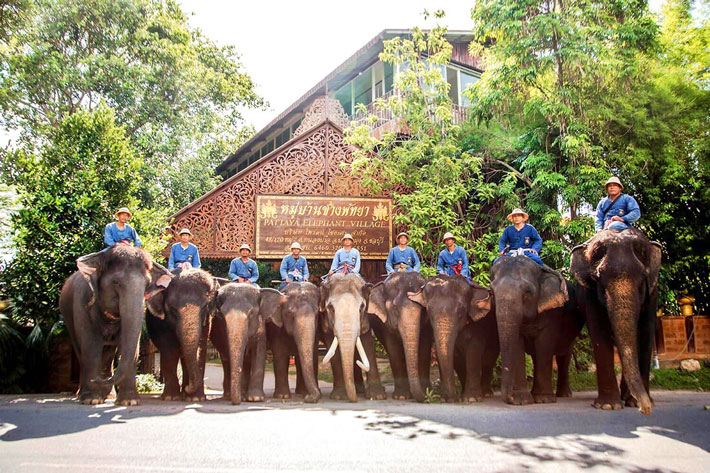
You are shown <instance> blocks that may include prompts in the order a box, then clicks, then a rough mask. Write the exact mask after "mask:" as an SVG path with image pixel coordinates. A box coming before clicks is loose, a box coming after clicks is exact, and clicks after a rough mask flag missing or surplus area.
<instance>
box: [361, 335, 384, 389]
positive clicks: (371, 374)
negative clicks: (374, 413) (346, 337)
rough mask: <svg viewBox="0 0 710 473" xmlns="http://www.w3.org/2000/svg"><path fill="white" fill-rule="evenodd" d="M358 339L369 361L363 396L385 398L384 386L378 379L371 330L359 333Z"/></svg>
mask: <svg viewBox="0 0 710 473" xmlns="http://www.w3.org/2000/svg"><path fill="white" fill-rule="evenodd" d="M360 341H361V342H362V346H363V348H364V349H365V355H367V359H368V360H369V361H370V371H368V372H367V392H366V393H365V396H367V398H368V399H373V400H383V399H387V394H386V393H385V388H384V387H383V386H382V381H381V380H380V371H379V370H378V369H377V355H376V353H375V339H374V337H373V336H372V333H371V332H367V333H365V334H363V335H360ZM357 369H359V368H357Z"/></svg>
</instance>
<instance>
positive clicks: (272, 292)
mask: <svg viewBox="0 0 710 473" xmlns="http://www.w3.org/2000/svg"><path fill="white" fill-rule="evenodd" d="M287 299H288V298H287V297H286V294H284V293H283V292H280V291H277V290H276V289H271V288H262V289H259V313H260V314H261V317H262V318H263V319H264V322H265V323H266V322H272V323H273V324H274V325H276V326H277V327H283V325H284V322H283V315H282V313H281V312H282V311H281V309H282V307H283V304H284V303H285V302H286V300H287Z"/></svg>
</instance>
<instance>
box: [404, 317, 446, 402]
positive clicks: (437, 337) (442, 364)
mask: <svg viewBox="0 0 710 473" xmlns="http://www.w3.org/2000/svg"><path fill="white" fill-rule="evenodd" d="M457 335H458V334H457V331H456V330H455V327H454V324H453V323H452V322H451V321H449V320H447V319H445V318H444V319H440V320H437V321H436V322H435V323H434V343H435V344H436V358H437V360H438V362H439V374H440V376H441V393H442V395H443V397H444V401H446V402H456V398H457V396H456V385H455V383H454V351H455V347H454V345H455V344H456V336H457ZM405 353H406V352H405ZM408 362H409V361H408ZM417 382H418V380H417ZM410 383H411V382H410Z"/></svg>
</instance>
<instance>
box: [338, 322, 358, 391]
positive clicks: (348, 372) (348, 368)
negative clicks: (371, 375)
mask: <svg viewBox="0 0 710 473" xmlns="http://www.w3.org/2000/svg"><path fill="white" fill-rule="evenodd" d="M336 336H337V337H338V340H339V342H340V343H339V345H340V359H341V360H342V362H343V379H344V382H345V394H346V395H347V397H348V401H350V402H357V392H356V391H355V373H354V361H355V338H356V337H357V334H355V333H350V332H341V333H340V334H339V335H336Z"/></svg>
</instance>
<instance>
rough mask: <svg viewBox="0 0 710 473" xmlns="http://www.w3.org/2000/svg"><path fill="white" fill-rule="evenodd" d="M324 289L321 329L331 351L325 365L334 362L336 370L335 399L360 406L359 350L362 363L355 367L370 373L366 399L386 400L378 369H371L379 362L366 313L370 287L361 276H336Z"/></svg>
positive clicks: (338, 274)
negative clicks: (356, 370) (357, 377)
mask: <svg viewBox="0 0 710 473" xmlns="http://www.w3.org/2000/svg"><path fill="white" fill-rule="evenodd" d="M320 289H321V293H320V304H319V306H320V311H321V317H320V323H321V327H320V328H321V332H322V334H323V337H324V340H325V342H326V345H328V346H329V347H330V348H329V349H328V352H327V353H326V355H325V357H323V362H324V363H327V362H328V361H330V360H331V359H332V362H331V366H332V368H333V381H334V382H333V392H332V393H331V398H332V399H343V398H347V400H348V401H350V402H357V391H356V387H355V378H356V376H355V372H354V365H353V362H354V361H355V349H356V348H357V352H358V354H359V356H360V359H359V360H357V361H355V364H357V366H359V367H360V369H362V370H363V371H365V372H367V373H368V374H367V384H368V386H367V391H366V396H367V397H368V398H370V399H377V398H379V399H384V395H385V394H384V393H385V391H384V388H383V387H382V383H381V382H380V378H379V373H378V371H377V367H376V366H371V365H370V362H372V364H373V365H375V364H376V362H377V359H376V357H375V341H374V338H373V337H372V333H371V331H370V323H369V320H368V316H367V314H366V312H365V308H366V307H367V298H368V295H369V291H370V286H368V285H367V284H366V282H365V280H364V279H362V277H360V275H358V274H354V273H349V274H342V273H336V274H333V275H332V276H330V277H328V279H327V281H326V282H325V283H324V284H323V285H322V286H321V288H320ZM338 348H340V350H338ZM343 394H345V395H344V396H343Z"/></svg>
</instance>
